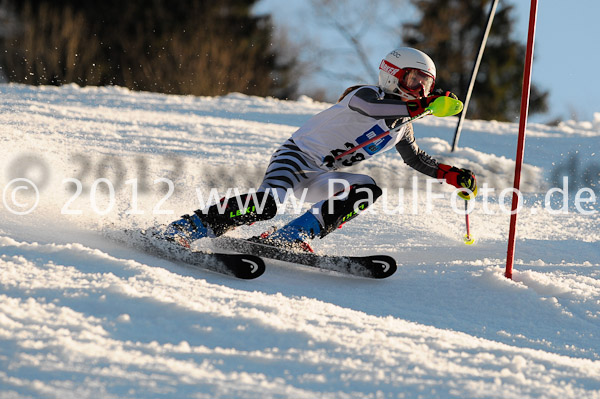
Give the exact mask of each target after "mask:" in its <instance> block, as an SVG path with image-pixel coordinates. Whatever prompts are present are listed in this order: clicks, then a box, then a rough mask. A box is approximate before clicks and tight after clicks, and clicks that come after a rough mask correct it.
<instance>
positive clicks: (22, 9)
mask: <svg viewBox="0 0 600 399" xmlns="http://www.w3.org/2000/svg"><path fill="white" fill-rule="evenodd" d="M255 2H256V0H219V1H210V0H196V1H190V0H127V1H116V0H103V1H97V0H53V1H48V0H25V1H23V0H11V1H9V3H10V7H11V8H12V10H13V11H14V12H15V14H16V15H17V16H18V19H19V21H20V23H19V25H18V27H17V28H16V29H14V31H13V32H11V34H9V35H5V37H4V40H3V43H2V45H3V47H4V50H5V51H4V52H3V55H2V57H1V59H0V63H1V65H2V69H3V71H4V74H5V75H6V76H7V78H8V79H9V81H12V82H20V83H29V84H34V85H60V84H65V83H73V82H74V83H77V84H80V85H82V86H85V85H100V86H103V85H119V86H124V87H128V88H130V89H133V90H146V91H155V92H163V93H172V94H194V95H222V94H225V93H229V92H233V91H237V92H243V93H247V94H251V95H259V96H267V95H276V96H277V97H286V96H289V95H291V94H292V93H293V92H294V90H295V87H294V82H293V79H292V78H291V76H292V73H291V72H292V67H293V64H294V62H293V59H292V60H285V59H284V57H282V56H281V55H280V54H278V52H277V51H276V49H275V48H274V46H273V44H272V40H271V35H272V23H271V20H270V18H269V16H253V15H251V8H252V6H253V5H254V3H255Z"/></svg>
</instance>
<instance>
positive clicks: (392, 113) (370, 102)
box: [348, 87, 409, 119]
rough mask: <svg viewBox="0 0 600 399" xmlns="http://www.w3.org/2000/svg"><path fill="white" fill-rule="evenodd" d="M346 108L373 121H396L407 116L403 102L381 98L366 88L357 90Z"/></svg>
mask: <svg viewBox="0 0 600 399" xmlns="http://www.w3.org/2000/svg"><path fill="white" fill-rule="evenodd" d="M348 107H349V108H350V109H351V110H353V111H356V112H359V113H361V114H363V115H365V116H369V117H371V118H375V119H398V118H404V117H407V116H409V113H408V109H407V108H406V103H405V102H404V101H401V100H394V99H387V98H381V97H380V96H379V95H378V93H377V92H376V91H375V90H373V89H370V88H367V87H365V88H362V89H360V90H358V91H357V92H356V93H355V94H354V95H353V96H352V98H351V99H350V102H349V103H348Z"/></svg>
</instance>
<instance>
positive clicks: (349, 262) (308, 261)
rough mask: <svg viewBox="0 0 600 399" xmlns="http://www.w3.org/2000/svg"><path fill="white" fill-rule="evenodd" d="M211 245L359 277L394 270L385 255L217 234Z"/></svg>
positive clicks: (384, 274)
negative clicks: (296, 247) (302, 248)
mask: <svg viewBox="0 0 600 399" xmlns="http://www.w3.org/2000/svg"><path fill="white" fill-rule="evenodd" d="M211 244H212V246H213V247H214V248H217V249H220V250H231V251H235V252H239V253H247V254H251V255H256V256H260V257H264V258H269V259H275V260H280V261H283V262H289V263H295V264H300V265H304V266H309V267H314V268H317V269H322V270H330V271H335V272H338V273H343V274H351V275H354V276H360V277H369V278H376V279H382V278H386V277H389V276H391V275H392V274H394V273H395V272H396V270H397V266H396V260H395V259H394V258H392V257H391V256H387V255H370V256H339V255H319V254H315V253H311V252H297V251H293V250H287V249H285V248H281V247H275V246H272V245H268V244H263V243H259V242H255V241H248V240H244V239H240V238H230V237H219V238H214V239H211Z"/></svg>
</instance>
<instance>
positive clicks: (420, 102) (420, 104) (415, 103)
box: [406, 89, 458, 118]
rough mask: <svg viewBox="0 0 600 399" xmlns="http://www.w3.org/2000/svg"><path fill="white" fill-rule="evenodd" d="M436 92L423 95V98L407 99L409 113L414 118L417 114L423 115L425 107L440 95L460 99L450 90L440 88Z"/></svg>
mask: <svg viewBox="0 0 600 399" xmlns="http://www.w3.org/2000/svg"><path fill="white" fill-rule="evenodd" d="M435 93H436V94H432V95H430V96H427V97H421V98H417V99H416V100H408V101H406V108H407V109H408V114H409V115H410V117H411V118H412V117H415V116H417V115H421V114H422V113H423V112H425V108H427V107H428V106H429V104H431V103H432V102H434V101H435V99H436V98H438V97H443V96H446V97H450V98H453V99H455V100H458V97H457V96H456V94H454V93H452V92H449V91H446V92H444V91H442V90H440V89H438V90H436V91H435Z"/></svg>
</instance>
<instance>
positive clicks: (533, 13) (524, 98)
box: [504, 0, 538, 279]
mask: <svg viewBox="0 0 600 399" xmlns="http://www.w3.org/2000/svg"><path fill="white" fill-rule="evenodd" d="M537 3H538V2H537V0H531V8H530V9H529V33H528V34H527V50H526V51H527V52H526V55H525V68H524V70H523V90H522V92H521V114H520V117H519V138H518V144H517V160H516V165H515V180H514V188H515V190H514V191H513V197H512V212H511V215H510V230H509V234H508V251H507V254H506V271H505V273H504V275H505V276H506V277H507V278H510V279H512V272H513V263H514V259H515V239H516V229H517V211H518V207H519V187H520V185H521V168H522V166H523V154H524V152H525V130H526V126H527V115H528V113H529V93H530V88H531V69H532V65H533V45H534V40H535V23H536V20H537Z"/></svg>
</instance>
